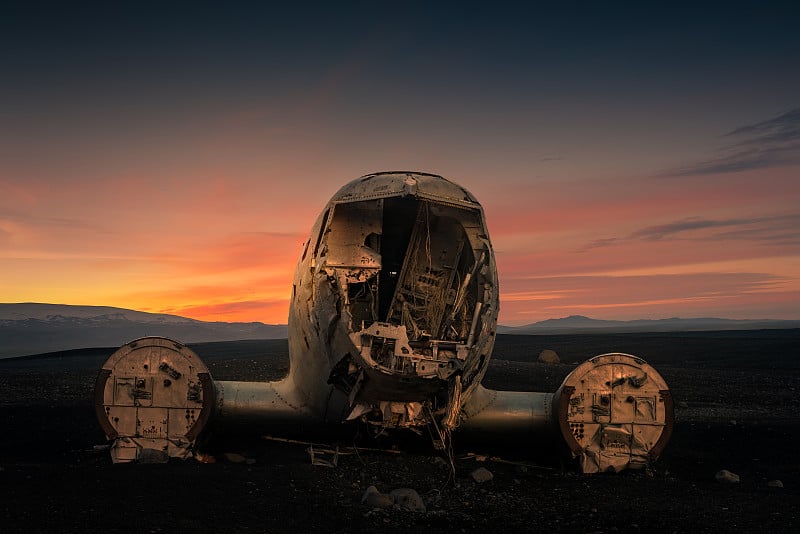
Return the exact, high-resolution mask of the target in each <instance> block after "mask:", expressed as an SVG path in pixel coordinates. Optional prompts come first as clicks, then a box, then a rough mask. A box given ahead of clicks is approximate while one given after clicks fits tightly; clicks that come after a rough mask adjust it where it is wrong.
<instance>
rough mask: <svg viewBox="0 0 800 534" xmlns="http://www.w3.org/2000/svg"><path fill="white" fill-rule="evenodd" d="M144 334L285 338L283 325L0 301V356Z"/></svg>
mask: <svg viewBox="0 0 800 534" xmlns="http://www.w3.org/2000/svg"><path fill="white" fill-rule="evenodd" d="M143 336H164V337H169V338H173V339H176V340H179V341H181V342H182V343H202V342H206V341H235V340H240V339H284V338H286V337H287V336H288V328H287V326H286V325H270V324H264V323H258V322H254V323H223V322H206V321H197V320H195V319H188V318H186V317H179V316H177V315H166V314H160V313H145V312H139V311H133V310H126V309H123V308H110V307H105V306H68V305H64V304H37V303H23V304H0V358H10V357H14V356H25V355H28V354H39V353H43V352H53V351H59V350H67V349H76V348H87V347H117V346H120V345H123V344H124V343H127V342H128V341H131V340H133V339H136V338H139V337H143Z"/></svg>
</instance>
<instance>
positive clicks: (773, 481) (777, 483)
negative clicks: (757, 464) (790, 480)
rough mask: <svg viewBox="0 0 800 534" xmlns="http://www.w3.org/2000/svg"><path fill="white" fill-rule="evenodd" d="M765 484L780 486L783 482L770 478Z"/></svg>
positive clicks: (772, 486)
mask: <svg viewBox="0 0 800 534" xmlns="http://www.w3.org/2000/svg"><path fill="white" fill-rule="evenodd" d="M767 486H768V487H770V488H782V487H783V482H781V481H780V480H778V479H775V480H770V481H769V482H767Z"/></svg>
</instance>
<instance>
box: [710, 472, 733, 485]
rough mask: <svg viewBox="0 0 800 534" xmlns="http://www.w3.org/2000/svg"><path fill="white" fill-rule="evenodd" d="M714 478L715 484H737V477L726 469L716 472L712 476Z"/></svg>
mask: <svg viewBox="0 0 800 534" xmlns="http://www.w3.org/2000/svg"><path fill="white" fill-rule="evenodd" d="M714 478H716V479H717V482H721V483H722V484H736V483H738V482H739V475H737V474H736V473H732V472H730V471H728V470H727V469H722V470H720V471H717V474H716V475H714Z"/></svg>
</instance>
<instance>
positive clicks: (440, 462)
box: [433, 456, 450, 467]
mask: <svg viewBox="0 0 800 534" xmlns="http://www.w3.org/2000/svg"><path fill="white" fill-rule="evenodd" d="M433 463H434V465H436V466H439V467H450V462H448V461H447V460H445V459H444V458H442V457H441V456H436V457H435V458H434V459H433Z"/></svg>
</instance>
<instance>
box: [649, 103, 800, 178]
mask: <svg viewBox="0 0 800 534" xmlns="http://www.w3.org/2000/svg"><path fill="white" fill-rule="evenodd" d="M723 137H724V138H726V139H729V138H730V139H733V138H739V139H740V140H739V141H734V142H731V143H729V144H728V145H726V146H725V147H723V148H722V149H721V150H720V151H719V154H717V155H716V156H714V157H712V158H709V159H707V160H704V161H699V162H695V163H692V164H689V165H687V166H684V167H680V168H678V169H673V170H670V171H666V172H664V173H662V174H661V176H698V175H706V174H725V173H734V172H740V171H747V170H753V169H766V168H771V167H785V166H789V165H796V164H800V108H798V109H793V110H791V111H788V112H786V113H784V114H782V115H779V116H777V117H774V118H772V119H768V120H765V121H762V122H758V123H755V124H748V125H745V126H740V127H738V128H735V129H733V130H731V131H730V132H728V133H726V134H724V135H723ZM742 138H743V139H742Z"/></svg>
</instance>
